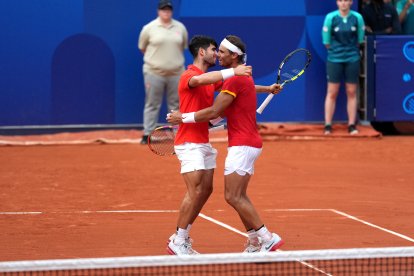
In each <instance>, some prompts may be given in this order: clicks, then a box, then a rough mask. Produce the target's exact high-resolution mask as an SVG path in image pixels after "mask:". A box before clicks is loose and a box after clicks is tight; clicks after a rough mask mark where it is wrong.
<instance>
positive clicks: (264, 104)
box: [256, 94, 274, 114]
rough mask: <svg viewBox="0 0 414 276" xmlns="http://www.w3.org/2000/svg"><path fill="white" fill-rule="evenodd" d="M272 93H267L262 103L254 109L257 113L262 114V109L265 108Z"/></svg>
mask: <svg viewBox="0 0 414 276" xmlns="http://www.w3.org/2000/svg"><path fill="white" fill-rule="evenodd" d="M273 96H274V94H269V95H268V96H267V97H266V99H265V100H264V101H263V103H262V104H261V105H260V106H259V108H258V109H257V110H256V112H257V113H259V114H262V112H263V110H264V109H265V108H266V106H267V105H268V104H269V102H270V101H271V100H272V98H273Z"/></svg>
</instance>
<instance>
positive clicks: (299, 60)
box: [279, 51, 310, 82]
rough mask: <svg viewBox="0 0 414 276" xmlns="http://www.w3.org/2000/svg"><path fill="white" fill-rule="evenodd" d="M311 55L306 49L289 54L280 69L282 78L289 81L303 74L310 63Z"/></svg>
mask: <svg viewBox="0 0 414 276" xmlns="http://www.w3.org/2000/svg"><path fill="white" fill-rule="evenodd" d="M309 62H310V59H309V55H308V53H307V52H305V51H298V52H295V53H293V54H292V55H291V56H289V57H288V58H287V59H286V60H285V61H284V62H283V63H282V64H281V67H280V69H279V76H280V80H281V81H282V82H283V81H289V80H292V79H294V78H295V77H297V76H299V75H301V74H302V73H303V71H304V69H305V68H306V67H307V65H308V64H309Z"/></svg>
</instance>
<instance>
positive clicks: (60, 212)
mask: <svg viewBox="0 0 414 276" xmlns="http://www.w3.org/2000/svg"><path fill="white" fill-rule="evenodd" d="M215 211H218V212H220V211H223V210H215ZM315 211H325V212H326V211H329V212H332V213H334V214H337V215H340V216H342V217H345V218H347V219H350V220H354V221H357V222H359V223H362V224H365V225H367V226H369V227H372V228H376V229H378V230H381V231H383V232H386V233H388V234H391V235H394V236H397V237H399V238H401V239H404V240H407V241H409V242H412V243H414V238H411V237H409V236H406V235H404V234H401V233H398V232H396V231H393V230H390V229H387V228H385V227H381V226H379V225H376V224H374V223H371V222H368V221H366V220H363V219H360V218H358V217H356V216H353V215H350V214H348V213H345V212H343V211H339V210H337V209H329V208H327V209H323V208H309V209H307V208H298V209H265V210H264V212H315ZM178 212H179V210H96V211H91V210H86V211H21V212H19V211H17V212H13V211H12V212H0V215H46V214H111V213H118V214H122V213H178ZM199 216H200V217H202V218H203V219H206V220H209V221H210V222H213V223H215V224H217V225H219V226H221V227H223V228H226V229H228V230H230V231H233V232H235V233H237V234H240V235H243V236H245V237H247V234H246V233H243V232H242V231H240V230H238V229H236V228H234V227H232V226H230V225H227V224H225V223H223V222H221V221H219V220H216V219H214V218H211V217H209V216H207V215H205V214H203V213H200V214H199ZM207 217H208V218H210V219H207Z"/></svg>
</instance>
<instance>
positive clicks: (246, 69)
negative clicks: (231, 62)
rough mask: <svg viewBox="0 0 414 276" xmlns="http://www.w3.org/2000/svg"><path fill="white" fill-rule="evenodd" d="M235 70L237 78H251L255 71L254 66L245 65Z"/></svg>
mask: <svg viewBox="0 0 414 276" xmlns="http://www.w3.org/2000/svg"><path fill="white" fill-rule="evenodd" d="M233 70H234V75H235V76H251V75H252V71H253V69H252V66H250V65H245V64H240V65H238V66H237V67H236V68H234V69H233Z"/></svg>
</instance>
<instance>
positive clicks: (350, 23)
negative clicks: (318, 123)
mask: <svg viewBox="0 0 414 276" xmlns="http://www.w3.org/2000/svg"><path fill="white" fill-rule="evenodd" d="M336 4H337V5H338V10H336V11H333V12H330V13H329V14H327V15H326V17H325V21H324V24H323V29H322V40H323V44H325V46H326V48H327V49H328V57H327V62H326V71H327V80H328V86H327V94H326V98H325V128H324V133H325V134H326V135H328V134H331V133H332V119H333V115H334V113H335V106H336V99H337V97H338V93H339V88H340V85H341V81H342V79H343V77H345V90H346V95H347V112H348V132H349V134H351V135H354V134H358V130H357V128H356V126H355V124H356V119H357V118H356V114H357V86H358V78H359V63H360V54H359V44H362V43H363V42H364V29H365V27H364V20H363V19H362V16H361V14H359V13H358V12H356V11H353V10H351V5H352V0H337V1H336Z"/></svg>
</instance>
